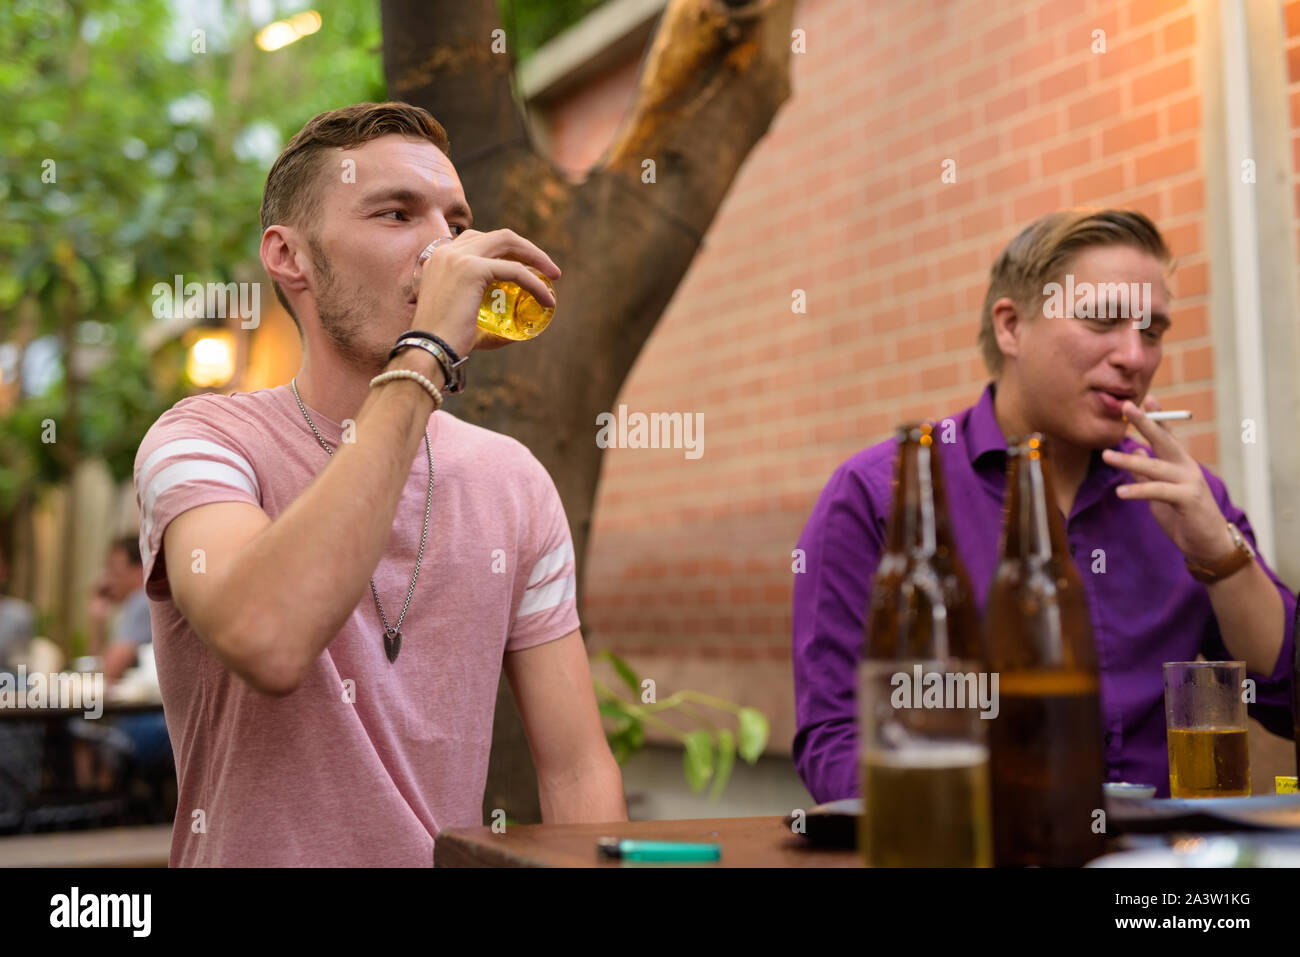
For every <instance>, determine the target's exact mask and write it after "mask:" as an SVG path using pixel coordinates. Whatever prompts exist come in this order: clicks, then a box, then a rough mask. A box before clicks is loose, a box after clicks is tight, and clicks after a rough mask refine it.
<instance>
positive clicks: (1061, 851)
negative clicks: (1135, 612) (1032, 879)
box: [984, 433, 1105, 867]
mask: <svg viewBox="0 0 1300 957" xmlns="http://www.w3.org/2000/svg"><path fill="white" fill-rule="evenodd" d="M1044 445H1045V441H1044V439H1043V437H1042V436H1041V435H1040V434H1038V433H1034V434H1033V435H1029V436H1026V437H1024V438H1021V439H1016V440H1013V441H1012V442H1011V443H1010V444H1009V447H1008V448H1007V493H1006V501H1005V511H1004V518H1003V529H1002V550H1001V555H1000V558H999V561H998V566H997V570H996V571H995V572H994V575H993V583H992V585H991V586H990V588H989V597H988V604H987V607H986V608H985V622H984V625H985V627H984V658H985V663H986V665H987V667H988V669H989V671H991V672H993V673H995V674H997V675H998V676H999V677H998V702H999V712H998V716H997V717H996V718H994V719H992V720H991V721H990V724H991V725H992V727H990V729H989V764H990V772H991V778H992V785H993V859H994V863H995V865H997V866H999V867H1008V866H1011V867H1016V866H1019V867H1034V866H1037V867H1078V866H1081V865H1082V864H1084V863H1085V862H1087V861H1088V860H1090V859H1092V858H1094V857H1097V856H1098V855H1100V854H1101V853H1102V852H1103V839H1104V837H1103V835H1102V834H1100V833H1097V831H1096V827H1099V826H1100V825H1099V824H1096V823H1095V821H1096V820H1097V818H1096V814H1095V812H1096V811H1097V810H1098V809H1099V808H1102V807H1103V804H1102V787H1101V785H1102V779H1103V777H1104V774H1105V765H1104V762H1103V758H1102V750H1101V748H1102V730H1101V707H1100V698H1099V694H1098V688H1099V681H1098V675H1097V651H1096V647H1095V645H1094V644H1093V637H1092V624H1091V622H1090V620H1089V617H1088V605H1087V599H1086V598H1085V596H1084V591H1083V581H1082V579H1081V578H1080V577H1079V572H1078V569H1076V568H1075V566H1074V561H1073V559H1071V557H1070V554H1069V550H1068V547H1067V545H1066V540H1065V525H1064V522H1063V520H1062V517H1061V511H1060V509H1059V508H1058V507H1057V505H1056V498H1055V496H1054V495H1053V493H1052V476H1051V468H1050V466H1049V465H1048V463H1047V460H1046V457H1045V455H1044Z"/></svg>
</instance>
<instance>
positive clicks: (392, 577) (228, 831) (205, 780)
mask: <svg viewBox="0 0 1300 957" xmlns="http://www.w3.org/2000/svg"><path fill="white" fill-rule="evenodd" d="M308 413H309V414H310V415H311V417H312V421H313V422H314V423H315V424H316V428H317V429H319V430H320V432H321V435H323V436H324V438H325V441H326V442H328V443H329V444H330V447H331V448H337V447H338V445H339V441H340V438H341V436H342V433H343V428H342V426H341V425H340V423H337V422H331V421H330V420H328V419H326V418H325V417H324V416H323V415H321V414H319V413H317V412H315V411H314V410H312V409H310V408H309V409H308ZM429 437H430V439H431V441H432V443H433V445H432V447H433V467H434V488H433V508H432V513H431V517H430V521H429V536H428V541H427V543H426V545H425V549H424V559H423V561H422V562H421V565H420V577H419V579H418V581H417V582H416V585H415V594H414V595H413V596H412V598H411V604H410V608H409V609H408V610H407V612H406V618H405V619H404V620H403V622H402V628H401V631H402V646H401V653H400V654H399V656H398V658H397V661H396V662H394V663H392V664H389V661H388V658H387V657H386V656H385V655H384V650H383V640H382V636H383V626H382V624H381V623H380V619H379V612H378V609H377V608H376V607H375V600H374V596H373V595H372V594H371V592H370V588H369V586H368V585H367V587H366V591H365V597H364V598H363V599H362V601H361V603H360V604H359V605H357V607H356V608H355V609H354V610H353V612H352V615H351V616H350V617H349V618H348V621H347V624H346V625H345V626H344V627H343V629H342V630H341V631H340V632H339V633H338V635H336V636H335V638H334V640H333V641H331V642H330V644H329V646H328V647H327V648H326V649H325V651H324V652H323V653H322V654H321V655H320V657H318V658H317V659H316V661H315V662H314V663H313V664H312V666H311V667H310V668H309V669H308V671H307V673H306V676H305V678H304V679H303V682H302V684H301V686H300V687H299V688H298V689H297V690H296V691H294V692H293V693H292V694H290V695H286V696H284V697H281V698H276V697H272V696H268V695H264V694H261V693H260V692H258V691H256V690H254V689H253V688H252V687H251V686H250V685H248V684H247V683H246V682H244V681H243V680H242V679H240V678H238V677H236V676H235V675H233V674H231V673H230V672H229V671H227V670H226V669H225V668H224V667H223V666H222V664H221V662H220V661H219V660H218V659H217V657H216V656H215V655H214V654H213V653H212V651H211V649H210V648H208V646H207V645H205V644H204V643H203V641H202V639H200V638H199V637H198V636H197V635H195V633H194V632H193V630H192V629H191V628H190V627H189V624H188V623H187V622H186V621H185V619H184V618H183V617H182V616H181V614H180V612H179V611H177V609H176V605H175V603H174V602H173V601H172V597H171V591H170V589H169V587H168V582H167V568H166V563H165V561H164V559H163V556H162V541H163V532H164V531H165V529H166V528H167V525H168V523H169V522H170V521H171V520H172V519H173V518H175V517H176V516H177V515H180V514H181V513H182V512H184V511H186V510H187V509H191V508H194V507H196V506H199V505H205V504H208V503H211V502H230V501H236V502H249V503H251V504H253V505H257V506H259V507H261V508H262V510H263V511H265V512H266V514H267V515H269V516H270V517H271V518H272V519H274V518H275V517H276V516H277V515H279V514H280V513H281V512H282V511H284V510H285V509H286V508H287V507H288V506H289V504H290V503H291V502H292V501H293V500H294V499H295V498H297V497H298V495H299V493H301V492H302V491H303V489H304V488H306V486H307V485H308V484H309V483H310V482H311V480H312V479H313V478H314V477H315V476H316V475H317V474H318V473H320V472H321V470H323V469H324V468H325V467H326V466H327V465H328V464H329V462H330V457H329V455H328V454H327V453H326V451H325V450H324V449H323V448H321V446H320V443H319V442H318V441H317V439H316V437H315V435H313V434H312V432H311V430H310V428H309V427H308V425H307V422H306V420H305V419H304V418H303V415H302V412H301V410H299V408H298V404H297V401H296V400H295V399H294V396H293V393H292V392H291V391H290V390H289V387H288V386H287V385H283V386H279V387H277V388H274V389H259V390H258V391H256V392H248V393H238V392H237V393H235V394H233V395H229V396H223V395H198V396H192V397H189V398H186V399H183V400H182V401H180V402H178V403H177V404H176V405H175V406H174V407H173V408H171V409H170V410H168V411H167V412H165V413H164V414H163V415H162V416H161V417H160V418H159V419H158V421H157V422H155V423H154V425H153V426H152V427H151V428H150V429H149V432H148V434H147V435H146V436H145V438H144V441H143V442H142V443H141V445H140V450H139V452H138V453H137V454H136V460H135V490H136V497H137V501H138V502H139V505H140V526H141V527H140V554H141V557H142V558H143V560H144V576H145V582H146V592H147V594H148V596H149V598H150V613H151V621H152V626H153V642H154V649H155V653H154V657H155V660H156V662H157V666H158V682H159V684H160V686H161V688H162V697H163V705H164V708H165V711H166V715H167V730H168V733H169V734H170V736H171V741H172V748H173V751H174V753H175V756H176V773H177V779H178V785H179V804H178V807H177V812H176V823H175V827H174V828H173V833H172V851H171V864H172V866H264V865H295V866H335V865H337V866H385V865H397V866H422V867H428V866H429V865H431V864H432V862H433V838H434V835H435V834H437V833H438V831H439V830H441V829H442V828H444V827H462V826H466V825H479V824H482V823H483V822H482V809H481V804H482V800H483V790H484V787H485V785H486V780H487V766H488V750H489V746H490V744H491V741H492V718H493V711H494V706H495V702H496V695H497V685H498V681H499V678H500V675H501V664H502V655H503V654H504V652H506V651H519V650H521V649H524V648H530V647H532V646H534V645H539V644H542V643H543V642H547V641H551V640H553V639H556V638H560V637H563V636H564V635H567V634H569V633H570V632H572V631H573V630H574V629H576V628H577V627H578V613H577V605H576V602H575V599H574V557H573V544H572V540H571V538H570V536H569V526H568V522H567V521H566V519H565V515H564V507H563V505H562V504H561V503H560V498H559V495H558V494H557V493H556V490H555V485H554V483H553V482H552V481H551V478H550V476H549V475H548V474H547V472H546V469H545V468H544V467H543V466H542V464H541V463H540V462H538V461H537V459H536V458H534V457H533V455H532V453H531V452H529V451H528V449H527V448H526V447H524V446H523V445H521V444H520V443H519V442H517V441H515V440H514V439H512V438H509V437H507V436H504V435H500V434H498V433H496V432H491V431H488V430H487V429H483V428H480V427H478V426H475V425H470V424H468V423H466V422H462V421H461V420H459V419H457V418H456V417H455V416H453V415H451V414H450V413H448V412H445V411H443V412H436V413H434V414H433V415H432V416H430V417H429ZM428 482H429V471H428V465H427V459H426V456H425V447H424V442H423V441H421V443H420V445H419V447H418V449H417V450H416V454H415V458H414V461H413V462H412V463H411V471H410V475H409V477H408V478H407V480H406V487H405V488H404V489H403V491H402V501H401V504H400V505H399V506H398V509H397V518H396V520H395V521H394V523H393V532H392V537H391V538H390V539H389V543H388V548H387V549H386V550H385V552H384V555H383V557H382V558H381V559H380V561H379V564H378V566H377V567H376V568H375V570H374V573H373V574H374V581H375V587H376V588H377V589H378V591H379V598H380V601H382V602H383V605H384V614H385V615H386V616H387V617H388V621H389V623H390V624H392V623H395V622H396V620H397V616H398V615H399V614H400V613H401V610H402V603H403V601H404V600H405V598H406V592H407V588H408V586H409V585H410V581H411V572H412V571H413V569H414V566H415V556H416V553H417V551H418V549H419V545H420V531H421V528H422V526H423V523H424V511H425V501H426V495H427V492H428ZM357 494H358V495H360V496H364V495H365V494H367V492H366V490H365V489H357ZM318 518H319V521H322V522H328V521H329V520H330V516H328V515H321V516H319V517H318ZM199 560H200V557H198V556H191V557H190V558H187V559H186V562H187V564H189V566H190V569H191V570H192V571H195V572H197V571H198V565H197V563H198V561H199ZM319 560H320V562H321V563H322V564H324V563H328V562H329V561H330V556H328V555H321V556H319Z"/></svg>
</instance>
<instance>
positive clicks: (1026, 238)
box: [979, 207, 1172, 377]
mask: <svg viewBox="0 0 1300 957" xmlns="http://www.w3.org/2000/svg"><path fill="white" fill-rule="evenodd" d="M1115 245H1120V246H1131V247H1133V248H1134V249H1138V250H1140V251H1142V252H1145V253H1150V254H1151V255H1152V256H1154V257H1155V258H1156V259H1158V260H1159V261H1160V262H1161V263H1162V264H1163V265H1164V266H1165V268H1166V271H1168V270H1170V269H1171V268H1172V261H1171V259H1170V256H1169V248H1168V247H1167V246H1166V245H1165V240H1164V237H1162V236H1161V235H1160V230H1158V229H1156V227H1155V224H1154V223H1153V222H1151V220H1150V219H1148V218H1147V217H1146V216H1145V215H1143V214H1142V213H1139V212H1138V211H1137V210H1133V209H1095V208H1090V207H1077V208H1072V209H1060V210H1057V211H1056V212H1054V213H1048V214H1047V215H1046V216H1044V217H1042V218H1041V219H1037V220H1035V221H1034V222H1032V223H1030V224H1029V225H1028V226H1027V227H1025V228H1024V229H1023V230H1021V232H1020V235H1018V236H1017V237H1016V238H1015V239H1013V240H1011V242H1009V243H1007V246H1006V248H1005V249H1003V250H1002V253H1001V255H999V256H998V258H997V261H996V262H994V263H993V268H992V269H991V270H990V271H989V288H988V292H986V293H985V294H984V308H983V310H982V311H981V312H980V332H979V347H980V352H981V353H982V354H983V356H984V365H985V366H986V367H987V368H988V370H989V373H990V374H991V375H993V376H995V377H996V376H997V375H998V374H999V373H1000V372H1001V371H1002V350H1001V349H999V348H998V341H997V336H996V334H995V332H994V330H993V304H994V303H995V302H997V301H998V300H999V299H1001V298H1002V297H1003V296H1006V297H1008V298H1010V299H1013V300H1014V301H1015V302H1016V303H1017V304H1019V305H1020V306H1022V307H1024V308H1025V309H1027V310H1028V311H1029V313H1030V314H1031V315H1032V314H1033V312H1034V309H1033V308H1031V307H1034V306H1037V305H1040V304H1041V303H1042V300H1043V286H1045V285H1046V284H1047V283H1049V282H1053V281H1059V280H1060V277H1061V275H1062V274H1063V273H1064V270H1065V267H1066V266H1067V265H1068V263H1069V261H1070V260H1072V259H1073V258H1074V256H1075V255H1077V254H1078V253H1079V252H1081V251H1082V250H1084V249H1087V248H1088V247H1090V246H1115Z"/></svg>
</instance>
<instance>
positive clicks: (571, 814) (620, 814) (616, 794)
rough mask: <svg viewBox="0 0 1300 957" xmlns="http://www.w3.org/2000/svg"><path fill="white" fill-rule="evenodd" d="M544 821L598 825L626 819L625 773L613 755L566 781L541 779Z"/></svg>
mask: <svg viewBox="0 0 1300 957" xmlns="http://www.w3.org/2000/svg"><path fill="white" fill-rule="evenodd" d="M537 793H538V797H539V798H540V799H541V805H542V822H543V823H544V824H588V823H590V824H595V823H600V822H605V821H626V820H627V801H626V800H625V799H624V797H623V773H622V771H621V770H620V769H619V766H618V763H617V762H616V761H615V760H614V758H613V756H610V758H609V760H608V761H602V762H601V763H600V764H598V765H596V766H595V767H593V768H592V769H591V770H590V771H588V772H586V773H584V774H580V775H574V776H571V777H570V778H568V779H567V780H564V781H554V782H552V781H547V780H546V779H545V777H542V778H541V779H540V780H539V782H538V791H537Z"/></svg>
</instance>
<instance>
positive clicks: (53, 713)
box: [0, 699, 163, 721]
mask: <svg viewBox="0 0 1300 957" xmlns="http://www.w3.org/2000/svg"><path fill="white" fill-rule="evenodd" d="M100 703H101V705H102V706H103V709H104V711H103V714H102V715H101V716H100V717H103V718H113V717H117V716H118V715H124V714H148V713H150V712H153V711H159V712H161V711H162V710H163V703H162V701H161V700H160V699H148V700H144V701H109V700H105V701H102V702H100ZM87 710H88V709H87V708H49V707H41V708H19V707H16V706H11V707H7V708H6V707H0V721H58V720H59V719H61V718H85V717H86V711H87ZM86 720H87V721H94V720H96V719H94V718H86Z"/></svg>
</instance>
